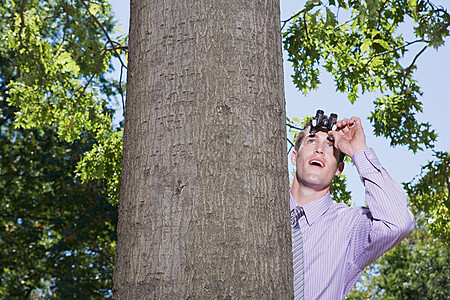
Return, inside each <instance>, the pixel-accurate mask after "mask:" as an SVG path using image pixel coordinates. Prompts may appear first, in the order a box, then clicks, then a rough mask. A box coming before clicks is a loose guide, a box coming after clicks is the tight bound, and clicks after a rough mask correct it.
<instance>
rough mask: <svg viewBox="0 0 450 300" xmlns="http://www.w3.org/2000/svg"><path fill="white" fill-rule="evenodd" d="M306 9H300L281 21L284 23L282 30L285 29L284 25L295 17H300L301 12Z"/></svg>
mask: <svg viewBox="0 0 450 300" xmlns="http://www.w3.org/2000/svg"><path fill="white" fill-rule="evenodd" d="M304 11H305V9H302V10H301V11H299V12H298V13H296V14H295V15H293V16H292V17H290V18H289V19H286V20H284V21H281V23H283V25H282V26H281V30H283V28H284V26H286V24H287V23H288V22H289V21H291V20H292V19H294V18H295V17H298V16H299V15H300V14H301V13H303V12H304Z"/></svg>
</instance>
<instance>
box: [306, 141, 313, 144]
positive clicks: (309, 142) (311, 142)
mask: <svg viewBox="0 0 450 300" xmlns="http://www.w3.org/2000/svg"><path fill="white" fill-rule="evenodd" d="M306 143H308V144H314V140H307V141H306Z"/></svg>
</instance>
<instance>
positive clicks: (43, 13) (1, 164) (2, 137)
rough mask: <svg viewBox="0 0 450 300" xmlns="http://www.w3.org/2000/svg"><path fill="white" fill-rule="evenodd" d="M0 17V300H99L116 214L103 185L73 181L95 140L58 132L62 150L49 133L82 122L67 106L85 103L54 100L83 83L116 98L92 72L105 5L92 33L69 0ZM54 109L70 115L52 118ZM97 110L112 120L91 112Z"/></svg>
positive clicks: (2, 10) (16, 7)
mask: <svg viewBox="0 0 450 300" xmlns="http://www.w3.org/2000/svg"><path fill="white" fill-rule="evenodd" d="M99 9H100V8H99ZM0 15H1V16H2V18H0V27H1V28H2V34H4V35H3V38H2V39H1V40H0V115H1V117H0V149H1V155H0V211H1V213H0V265H1V266H2V267H1V271H0V276H1V280H0V298H2V299H27V298H29V299H34V298H46V299H52V298H55V299H74V298H83V299H90V298H105V297H109V296H110V295H111V289H112V271H113V260H114V251H115V241H116V234H115V228H116V223H117V206H116V205H114V204H111V203H110V202H109V201H108V200H110V199H109V196H108V191H107V188H106V185H105V182H104V181H103V180H96V181H90V182H85V183H81V180H80V179H79V178H77V177H75V170H76V167H77V164H78V162H79V161H80V159H81V157H82V155H84V154H85V153H86V151H89V150H91V149H92V148H93V146H94V145H95V143H96V139H95V138H96V134H94V133H93V132H92V128H84V129H82V130H80V131H78V133H79V135H78V136H77V137H76V138H72V137H73V136H74V133H73V131H72V133H70V130H71V129H70V127H63V128H64V129H67V133H68V135H67V136H66V137H71V138H66V139H67V140H69V141H70V142H67V141H64V140H63V139H61V138H60V137H62V136H64V134H65V133H64V132H62V131H61V130H58V129H61V126H66V125H67V124H69V123H70V120H72V122H75V123H77V122H81V123H86V122H87V120H86V119H77V118H78V117H79V113H77V112H76V110H77V109H76V105H80V106H82V107H84V105H86V101H84V99H81V98H82V96H79V97H75V96H74V97H73V99H74V101H79V102H74V104H70V105H69V104H68V103H66V102H64V97H66V96H67V97H68V98H69V97H70V95H71V94H70V92H71V91H72V92H74V91H78V94H77V95H81V94H83V95H86V93H85V92H83V93H81V91H82V89H83V88H84V87H85V86H86V85H87V84H88V82H90V83H92V84H95V85H96V87H97V88H98V90H99V91H100V92H101V94H102V95H103V96H102V97H105V98H107V97H111V96H112V95H113V94H114V93H116V90H117V83H115V82H114V81H111V80H107V79H106V78H105V72H106V68H105V67H103V70H102V71H100V70H98V68H99V67H98V66H99V64H100V65H105V66H107V65H108V64H109V62H108V61H109V60H108V61H106V62H104V61H100V62H99V59H95V60H93V59H92V58H93V57H97V55H96V54H97V52H98V51H99V49H102V48H101V45H102V40H101V39H99V37H100V36H101V34H103V31H102V29H105V30H107V31H111V30H112V24H113V23H112V20H111V13H110V11H109V6H107V5H106V4H105V6H103V8H102V22H103V24H102V28H100V27H98V26H96V25H95V24H94V23H92V21H91V19H90V18H89V14H86V10H83V8H79V7H77V3H74V2H66V1H49V2H47V1H7V2H5V3H2V4H1V5H0ZM90 51H91V52H90ZM105 57H107V54H105ZM75 74H78V75H79V76H78V77H77V78H75V79H74V78H73V77H74V75H75ZM92 74H96V75H97V76H98V77H96V78H93V77H92ZM77 80H78V86H77V85H76V81H77ZM77 89H78V90H77ZM86 90H87V88H86ZM11 93H12V94H13V97H11ZM14 93H15V94H14ZM74 93H75V92H74ZM19 99H20V100H22V101H23V102H17V101H19ZM12 102H14V103H15V104H18V105H20V106H21V108H22V111H20V110H19V108H18V107H16V106H15V105H13V104H11V103H12ZM101 103H104V101H102V102H101ZM57 107H58V108H60V107H69V109H72V112H73V115H72V116H70V117H71V118H69V117H68V116H69V114H66V115H61V116H58V114H59V112H56V111H55V109H56V108H57ZM30 110H31V111H33V112H34V113H36V114H38V115H32V114H31V113H30V118H31V119H29V121H30V122H31V124H30V125H29V126H28V127H30V129H24V128H20V127H19V126H17V125H18V124H20V122H22V121H20V120H21V119H23V118H22V117H21V116H23V115H26V114H27V112H30ZM91 110H92V111H93V112H95V109H94V108H91ZM21 112H23V113H24V114H21ZM104 112H107V114H108V115H109V114H111V113H112V112H111V111H110V110H105V109H104V106H101V107H99V110H98V113H102V114H103V113H104ZM50 116H52V117H51V119H48V120H46V118H49V117H50ZM105 116H107V115H105ZM92 117H94V116H92ZM64 118H67V121H68V122H69V123H66V124H63V123H62V122H64V120H63V119H64ZM100 119H102V118H99V117H96V120H100ZM103 119H104V118H103ZM18 122H19V123H18ZM108 122H110V121H108ZM108 126H109V125H108Z"/></svg>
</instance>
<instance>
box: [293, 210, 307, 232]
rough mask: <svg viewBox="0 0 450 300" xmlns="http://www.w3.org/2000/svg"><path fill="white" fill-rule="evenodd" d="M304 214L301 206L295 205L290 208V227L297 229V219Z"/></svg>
mask: <svg viewBox="0 0 450 300" xmlns="http://www.w3.org/2000/svg"><path fill="white" fill-rule="evenodd" d="M304 215H305V211H304V210H303V207H301V206H296V207H295V208H294V209H293V210H291V225H292V228H294V229H297V228H298V227H299V225H298V220H299V219H300V218H301V217H302V216H304Z"/></svg>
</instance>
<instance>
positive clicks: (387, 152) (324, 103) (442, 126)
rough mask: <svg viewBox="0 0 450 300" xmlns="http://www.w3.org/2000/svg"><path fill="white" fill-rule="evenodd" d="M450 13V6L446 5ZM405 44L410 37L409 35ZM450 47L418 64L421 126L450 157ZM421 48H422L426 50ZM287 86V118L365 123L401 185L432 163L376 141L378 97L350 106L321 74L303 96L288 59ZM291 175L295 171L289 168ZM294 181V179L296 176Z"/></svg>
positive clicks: (123, 6) (356, 195)
mask: <svg viewBox="0 0 450 300" xmlns="http://www.w3.org/2000/svg"><path fill="white" fill-rule="evenodd" d="M305 2H306V0H297V1H295V0H281V20H286V19H288V18H289V17H290V16H292V15H293V14H294V13H295V12H296V11H298V10H300V9H302V8H303V7H304V4H305ZM445 2H446V0H438V1H433V3H434V4H436V5H445ZM110 3H111V5H112V8H113V10H114V13H115V15H116V18H117V20H118V25H119V28H120V29H121V30H122V31H123V32H125V33H127V32H128V21H129V0H110ZM447 8H448V4H447ZM405 36H406V38H407V37H408V33H407V32H405ZM448 43H450V41H449V38H448V39H447V41H446V44H445V46H443V47H441V48H439V51H438V52H436V51H435V50H434V49H428V50H427V51H426V52H425V53H424V54H422V55H421V56H420V58H419V60H418V61H417V66H418V68H417V70H416V71H415V74H414V75H415V78H416V79H417V80H418V84H419V85H420V86H421V88H422V91H423V92H424V95H423V96H422V98H421V99H420V101H421V102H422V103H423V109H424V113H423V114H421V115H419V116H418V119H419V121H422V122H430V123H431V125H432V126H433V128H434V129H436V131H437V132H438V134H439V136H438V141H437V143H436V148H435V149H436V150H438V151H448V150H449V149H450V130H449V127H450V46H449V45H448ZM421 47H422V46H420V48H421ZM420 48H416V49H412V50H411V51H410V53H411V55H410V56H409V57H406V60H405V61H404V64H403V65H405V66H406V65H409V63H410V62H411V60H412V57H413V53H414V50H415V51H416V52H417V51H418V49H420ZM284 61H285V62H284V85H285V98H286V113H287V116H288V117H289V118H291V119H292V118H293V117H298V118H302V117H304V116H305V115H306V114H309V115H314V114H315V111H316V110H317V109H318V108H321V109H323V110H324V111H325V113H326V114H329V113H331V112H336V113H337V114H338V115H339V118H343V117H351V116H358V117H360V118H361V119H362V120H363V127H364V130H365V134H366V141H367V144H368V146H369V147H372V148H374V150H375V152H376V153H377V155H378V157H379V159H380V161H381V163H382V164H383V166H384V167H385V168H386V169H387V170H388V171H389V173H390V174H391V175H392V176H393V177H394V178H395V179H397V180H398V181H399V182H408V181H410V180H412V179H413V177H414V176H415V175H417V174H419V173H420V169H421V166H422V165H425V164H426V163H427V161H429V160H431V159H432V152H431V151H430V150H427V151H423V152H419V153H417V154H413V153H412V152H410V151H408V150H407V148H406V147H396V148H392V147H390V146H389V141H388V140H386V139H384V138H376V137H374V136H373V134H372V126H371V124H370V123H369V121H368V120H367V117H368V116H369V115H370V110H371V109H372V107H373V104H372V103H373V101H374V99H375V97H376V95H374V94H366V95H363V96H360V98H359V99H358V100H357V102H356V103H355V104H351V103H350V102H349V101H348V100H347V95H344V94H341V93H337V92H336V91H335V84H334V82H333V79H332V78H331V75H329V74H326V73H324V72H323V73H322V75H321V81H322V85H321V86H320V87H319V89H318V90H317V91H313V92H310V93H308V95H306V96H305V95H303V94H302V93H300V92H299V91H298V90H296V88H295V87H294V85H293V84H292V80H291V77H290V76H291V74H292V68H291V64H290V63H289V62H287V56H286V53H284ZM289 168H290V173H292V170H293V167H292V165H291V164H290V162H289ZM344 174H345V175H347V176H348V178H349V180H348V186H349V189H350V190H351V191H352V196H353V202H354V203H356V204H358V205H364V187H363V186H362V184H361V183H360V181H359V176H358V174H357V172H356V170H355V168H354V167H353V166H352V165H351V164H347V166H346V168H345V170H344ZM291 177H292V176H291Z"/></svg>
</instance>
